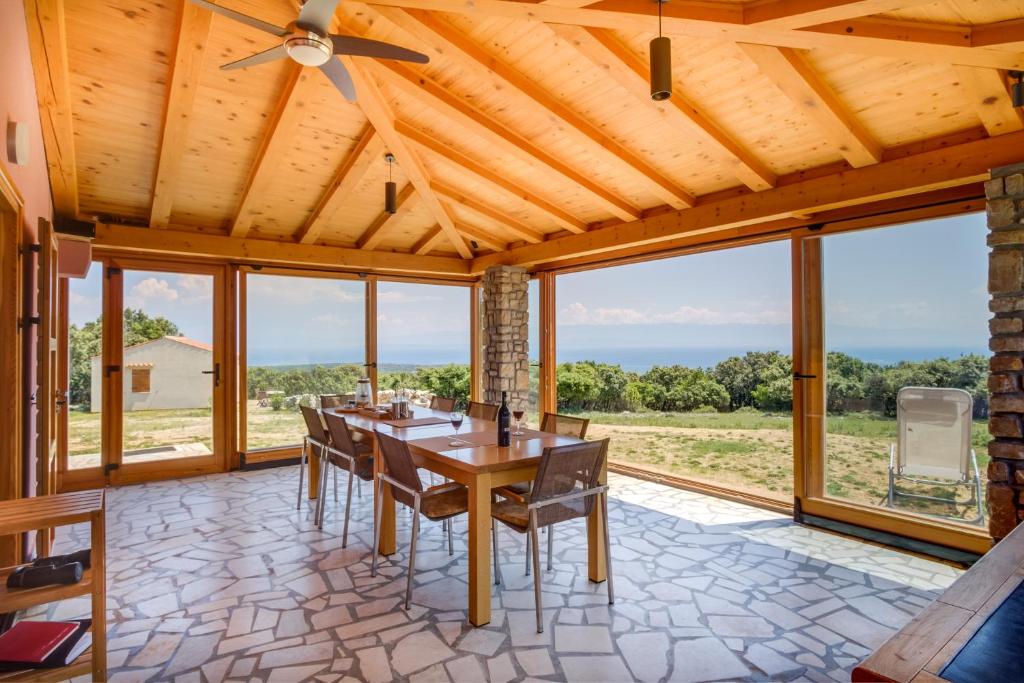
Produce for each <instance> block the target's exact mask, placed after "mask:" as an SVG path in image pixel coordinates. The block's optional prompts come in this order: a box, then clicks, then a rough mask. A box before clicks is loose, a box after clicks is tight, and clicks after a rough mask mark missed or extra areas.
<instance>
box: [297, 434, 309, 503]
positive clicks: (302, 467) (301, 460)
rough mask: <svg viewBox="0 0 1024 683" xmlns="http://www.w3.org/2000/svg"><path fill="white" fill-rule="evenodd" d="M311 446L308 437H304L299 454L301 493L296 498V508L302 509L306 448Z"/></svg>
mask: <svg viewBox="0 0 1024 683" xmlns="http://www.w3.org/2000/svg"><path fill="white" fill-rule="evenodd" d="M308 448H309V443H308V442H307V441H306V438H305V437H303V438H302V455H301V456H299V495H298V497H297V498H296V499H295V509H296V510H301V509H302V480H303V478H305V475H306V449H308Z"/></svg>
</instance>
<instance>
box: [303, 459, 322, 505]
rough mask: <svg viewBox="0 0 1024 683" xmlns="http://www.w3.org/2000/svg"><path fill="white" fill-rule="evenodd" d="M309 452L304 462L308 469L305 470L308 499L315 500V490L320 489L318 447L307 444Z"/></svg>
mask: <svg viewBox="0 0 1024 683" xmlns="http://www.w3.org/2000/svg"><path fill="white" fill-rule="evenodd" d="M308 448H309V453H308V456H309V457H307V458H306V463H308V465H309V470H307V471H306V475H307V476H306V479H307V480H309V499H310V500H316V496H317V492H319V491H320V449H318V448H313V446H308Z"/></svg>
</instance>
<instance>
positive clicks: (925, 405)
mask: <svg viewBox="0 0 1024 683" xmlns="http://www.w3.org/2000/svg"><path fill="white" fill-rule="evenodd" d="M973 411H974V401H973V399H972V398H971V395H970V394H969V393H967V392H966V391H964V390H963V389H944V388H934V387H903V388H902V389H900V390H899V393H898V394H896V424H897V429H898V436H897V442H896V443H894V444H892V445H891V446H890V447H889V496H888V506H889V507H895V502H896V498H898V497H899V498H915V499H917V500H930V501H933V502H938V503H946V504H948V503H950V500H949V499H947V498H939V497H936V496H927V495H924V494H918V493H908V492H906V491H899V490H897V488H896V484H897V483H898V482H899V481H907V482H911V483H915V484H926V485H929V486H950V487H953V486H963V485H966V486H970V487H971V501H970V502H971V503H974V504H977V506H978V517H977V518H976V519H974V520H972V521H973V522H974V523H975V524H984V521H985V513H984V511H983V509H982V502H981V501H982V497H981V477H980V476H979V475H978V458H977V456H976V455H975V453H974V449H973V448H971V425H972V422H971V418H972V416H973Z"/></svg>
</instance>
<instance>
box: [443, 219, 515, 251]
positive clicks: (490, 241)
mask: <svg viewBox="0 0 1024 683" xmlns="http://www.w3.org/2000/svg"><path fill="white" fill-rule="evenodd" d="M455 228H456V229H457V230H458V231H459V232H460V233H462V236H463V237H465V238H466V239H467V240H472V241H474V242H476V243H477V244H478V245H480V246H482V247H484V248H486V249H490V250H491V251H505V250H506V249H508V244H506V243H505V242H502V241H501V240H500V239H498V238H497V237H495V236H494V235H493V234H491V233H489V232H487V231H486V230H481V229H480V228H477V227H475V226H472V225H467V224H465V223H458V222H457V223H455Z"/></svg>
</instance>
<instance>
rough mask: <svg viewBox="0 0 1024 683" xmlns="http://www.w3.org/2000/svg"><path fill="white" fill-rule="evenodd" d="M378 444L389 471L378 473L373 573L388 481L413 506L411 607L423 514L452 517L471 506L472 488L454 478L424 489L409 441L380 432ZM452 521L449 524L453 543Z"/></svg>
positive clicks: (408, 586)
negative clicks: (384, 492) (448, 481)
mask: <svg viewBox="0 0 1024 683" xmlns="http://www.w3.org/2000/svg"><path fill="white" fill-rule="evenodd" d="M377 444H378V448H379V450H380V455H381V457H382V458H383V459H384V462H383V464H384V466H385V470H386V471H382V472H381V473H380V474H378V475H377V481H376V494H377V497H376V501H377V503H376V506H375V508H374V515H373V553H372V555H371V557H372V559H371V561H370V575H371V576H376V575H377V548H379V547H380V518H381V514H382V513H383V510H384V508H383V505H384V497H383V495H382V494H383V490H384V485H385V484H386V485H388V486H390V487H391V494H392V495H393V496H394V498H395V500H396V501H398V502H399V503H401V504H403V505H406V506H408V507H410V508H412V511H413V516H412V536H411V537H410V540H409V576H408V579H407V582H406V588H405V608H406V609H409V601H410V600H411V598H412V577H413V572H414V571H415V569H416V537H417V536H418V535H419V531H420V515H421V514H422V515H423V516H424V517H426V518H427V519H430V520H433V521H444V520H450V519H451V518H453V517H456V516H458V515H461V514H463V513H465V512H467V511H468V510H469V489H467V488H466V487H465V486H463V485H462V484H459V483H456V482H450V483H447V484H439V485H437V486H431V487H430V488H428V489H426V490H424V489H423V483H422V482H421V481H420V473H419V469H418V468H417V467H416V465H415V463H413V460H412V454H411V453H409V445H408V444H407V443H406V442H404V441H402V440H401V439H396V438H395V437H393V436H389V435H388V434H381V433H380V432H377ZM451 533H452V531H451V524H450V523H449V526H448V534H449V541H448V542H449V544H450V543H451Z"/></svg>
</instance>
